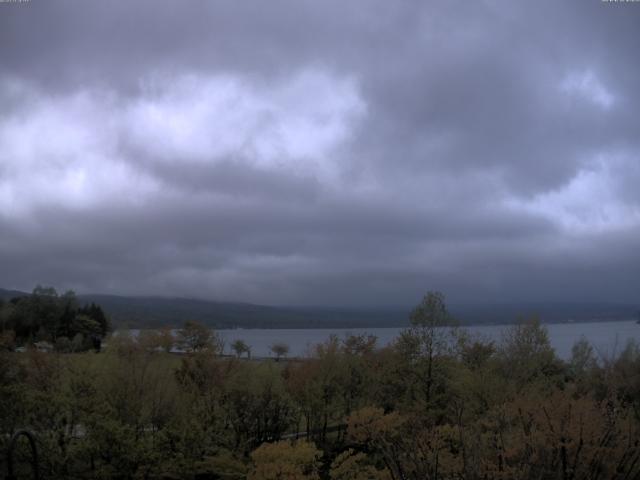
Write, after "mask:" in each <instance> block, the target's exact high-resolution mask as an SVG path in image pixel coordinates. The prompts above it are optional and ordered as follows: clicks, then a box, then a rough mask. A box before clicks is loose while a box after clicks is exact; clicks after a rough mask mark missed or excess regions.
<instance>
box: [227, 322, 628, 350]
mask: <svg viewBox="0 0 640 480" xmlns="http://www.w3.org/2000/svg"><path fill="white" fill-rule="evenodd" d="M545 326H546V328H547V329H548V331H549V339H550V341H551V345H552V346H553V348H554V349H555V350H556V353H557V354H558V356H560V357H561V358H565V359H567V358H569V357H570V356H571V347H572V346H573V344H574V343H575V342H576V341H578V340H580V338H581V337H583V336H584V337H585V338H586V339H587V340H588V341H589V343H591V345H592V346H593V347H594V349H595V351H596V353H597V354H599V355H601V356H606V357H608V356H610V355H615V354H617V353H620V351H621V350H622V349H623V348H624V347H625V345H626V344H627V342H628V341H629V340H630V339H635V340H637V341H638V342H640V325H638V324H637V323H636V322H635V321H633V320H629V321H620V322H591V323H558V324H547V325H545ZM466 328H467V330H469V331H470V332H471V333H472V334H475V335H479V336H481V337H483V338H485V339H490V340H494V341H496V342H499V341H500V339H501V338H502V334H503V332H504V330H505V329H506V328H509V326H508V325H487V326H470V327H466ZM401 330H403V329H402V328H345V329H277V330H275V329H235V330H218V331H217V332H218V333H219V334H220V335H221V336H222V338H223V339H224V341H225V344H226V346H225V352H226V353H231V343H232V342H233V341H234V340H237V339H241V340H244V341H245V343H247V344H248V345H249V346H250V347H251V353H252V356H253V357H270V356H272V353H271V351H270V346H271V345H273V344H274V343H276V342H283V343H286V344H287V345H288V346H289V356H290V357H302V356H305V355H307V354H308V352H309V350H310V347H311V346H312V345H315V344H318V343H321V342H324V341H325V340H327V339H328V338H329V336H330V335H332V334H333V335H338V336H339V337H344V336H345V335H348V334H354V335H359V334H369V335H375V336H376V337H378V345H379V346H382V345H388V344H389V343H390V342H392V341H393V340H394V339H395V338H396V337H397V336H398V333H399V332H400V331H401Z"/></svg>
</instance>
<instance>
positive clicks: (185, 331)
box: [178, 320, 222, 353]
mask: <svg viewBox="0 0 640 480" xmlns="http://www.w3.org/2000/svg"><path fill="white" fill-rule="evenodd" d="M178 344H179V345H180V347H181V348H182V349H183V350H185V351H187V352H198V351H201V350H212V351H213V352H214V353H219V352H221V351H222V348H221V346H222V342H221V340H220V338H219V337H218V335H217V334H216V333H215V332H214V331H213V330H211V329H210V328H208V327H206V326H205V325H202V324H201V323H198V322H194V321H190V320H187V321H186V322H184V326H183V327H182V329H181V330H179V331H178Z"/></svg>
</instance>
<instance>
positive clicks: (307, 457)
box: [247, 441, 322, 480]
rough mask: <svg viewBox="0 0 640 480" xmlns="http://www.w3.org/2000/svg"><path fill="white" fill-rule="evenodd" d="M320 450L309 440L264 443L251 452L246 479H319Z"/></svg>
mask: <svg viewBox="0 0 640 480" xmlns="http://www.w3.org/2000/svg"><path fill="white" fill-rule="evenodd" d="M321 455H322V452H321V451H320V450H318V449H317V448H316V446H315V445H314V444H313V443H311V442H295V443H291V442H288V441H281V442H276V443H264V444H262V445H261V446H260V447H258V448H257V449H256V450H255V451H254V452H253V453H252V454H251V459H252V460H253V463H254V469H253V470H252V471H251V472H250V473H249V476H248V477H247V479H248V480H305V479H308V480H316V479H317V480H319V479H320V475H319V474H318V470H319V468H320V462H319V460H320V456H321Z"/></svg>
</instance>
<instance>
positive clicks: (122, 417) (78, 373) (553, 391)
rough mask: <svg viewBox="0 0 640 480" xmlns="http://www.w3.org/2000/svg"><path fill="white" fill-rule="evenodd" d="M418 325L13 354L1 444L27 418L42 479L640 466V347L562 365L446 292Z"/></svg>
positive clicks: (523, 326)
mask: <svg viewBox="0 0 640 480" xmlns="http://www.w3.org/2000/svg"><path fill="white" fill-rule="evenodd" d="M52 298H58V300H56V302H58V301H61V300H60V298H64V296H62V297H52ZM41 300H42V299H41ZM78 315H86V313H78ZM410 322H411V326H410V327H409V328H407V329H406V330H405V331H404V332H403V333H402V334H401V335H400V336H399V337H398V338H397V340H396V341H395V343H394V344H392V345H390V346H388V347H384V348H379V347H378V346H377V344H376V338H375V337H372V336H348V337H344V338H338V337H331V338H329V339H328V340H327V341H326V342H324V343H322V344H319V345H317V346H316V347H315V349H314V351H313V353H312V354H311V355H310V356H309V357H308V358H302V359H287V358H286V356H285V355H286V352H283V355H282V356H279V357H278V360H277V361H276V360H261V361H257V360H251V359H249V358H248V356H246V355H243V350H242V348H240V347H241V345H237V347H238V349H237V350H236V351H237V353H238V355H237V356H234V357H223V356H221V355H220V352H221V347H222V345H221V343H220V341H219V339H218V338H217V336H216V335H215V333H214V332H211V331H209V330H208V329H206V328H204V327H202V326H201V325H198V324H197V323H194V322H190V323H188V324H186V325H185V327H184V328H183V329H182V330H181V331H180V332H179V334H178V335H177V337H175V338H174V337H173V335H171V333H170V331H169V330H161V331H148V332H146V333H143V334H141V335H139V336H137V337H132V336H128V335H124V334H120V335H117V336H111V337H109V340H108V345H107V347H106V348H105V349H104V350H103V351H102V352H100V353H96V352H95V351H87V352H84V353H67V354H63V353H43V352H39V351H37V350H34V349H32V350H29V351H27V352H25V353H14V352H8V351H5V352H3V353H1V354H0V412H1V413H0V415H1V416H0V431H1V435H0V443H1V445H0V446H1V447H2V451H6V447H7V444H8V441H9V438H10V436H11V435H12V434H13V433H14V432H16V431H18V430H19V429H22V428H28V429H30V430H31V431H33V432H34V434H35V436H36V442H37V448H38V452H39V467H40V474H41V476H42V478H70V479H80V478H86V479H89V478H98V479H116V478H118V479H134V478H140V479H244V478H247V479H253V480H258V479H263V480H267V479H274V480H275V479H339V480H358V479H362V480H365V479H389V480H400V479H415V480H424V479H451V480H453V479H465V480H480V479H563V480H569V479H602V480H608V479H637V478H640V447H639V441H640V434H639V433H640V432H639V428H640V346H638V345H637V344H635V343H629V344H628V345H627V346H626V348H625V349H624V350H623V351H621V352H620V354H619V355H617V356H615V357H610V358H606V357H605V358H603V357H598V356H597V355H596V354H595V353H594V350H593V349H592V347H591V346H590V345H589V344H588V343H587V342H586V341H580V342H578V343H577V344H576V345H575V346H574V348H573V354H572V356H571V358H570V359H569V360H567V361H563V360H560V359H559V358H557V357H556V355H555V353H554V351H553V349H552V348H551V347H550V344H549V339H548V335H547V331H546V329H545V327H544V326H543V325H541V324H540V323H539V322H538V321H536V320H535V319H532V320H529V321H525V322H522V323H520V324H517V325H513V326H511V327H509V328H508V329H507V330H506V331H505V335H504V337H503V338H502V340H501V341H500V342H496V343H494V342H490V341H487V340H485V339H482V338H476V337H472V336H471V335H470V334H469V333H468V332H466V331H465V330H464V329H462V328H459V327H458V326H456V325H455V322H454V321H453V319H452V318H451V316H450V315H449V312H448V310H447V308H446V305H445V303H444V298H443V296H442V295H440V294H438V293H436V292H431V293H429V294H427V295H426V296H425V297H424V299H423V301H422V302H421V303H420V304H419V305H418V306H417V307H416V308H415V310H414V311H413V312H412V313H411V316H410ZM47 325H58V327H59V323H56V322H53V323H50V324H47ZM58 327H56V329H55V331H57V332H59V330H58ZM40 328H42V327H41V326H39V327H38V328H37V329H36V328H35V325H34V326H33V328H31V330H30V331H29V334H30V335H33V334H37V332H38V331H39V329H40ZM47 329H48V330H47V331H48V332H49V333H48V334H49V335H51V334H52V333H51V332H53V330H51V328H50V327H47ZM175 342H179V343H180V344H181V346H182V347H183V349H184V350H185V351H186V352H187V353H184V354H180V355H177V354H172V353H168V352H169V351H170V350H171V348H172V346H173V345H174V343H175ZM234 349H235V347H234ZM25 446H26V443H22V442H21V443H20V444H19V449H18V450H17V451H16V468H18V469H20V472H21V473H22V474H23V475H26V476H25V477H24V478H29V477H28V475H29V468H30V467H29V458H30V457H29V453H28V451H27V449H26V448H25ZM2 462H3V464H2V465H0V468H3V469H6V463H5V462H6V457H4V456H3V457H2Z"/></svg>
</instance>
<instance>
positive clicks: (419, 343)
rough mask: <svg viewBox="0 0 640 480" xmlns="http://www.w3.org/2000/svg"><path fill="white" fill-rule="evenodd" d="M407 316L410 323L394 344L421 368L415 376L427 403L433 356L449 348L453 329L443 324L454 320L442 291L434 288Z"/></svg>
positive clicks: (433, 365)
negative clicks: (418, 379) (419, 382)
mask: <svg viewBox="0 0 640 480" xmlns="http://www.w3.org/2000/svg"><path fill="white" fill-rule="evenodd" d="M409 319H410V321H411V327H410V328H409V329H407V330H405V331H403V332H402V333H401V335H400V337H399V338H398V341H397V342H396V348H397V349H398V350H399V351H400V352H401V353H402V354H403V355H404V356H405V357H407V358H408V360H410V361H412V362H413V363H414V366H416V367H418V368H419V369H420V370H421V372H420V374H419V377H420V379H421V380H422V383H423V384H424V394H425V399H426V401H427V403H428V402H430V401H431V393H432V387H433V382H434V368H435V364H436V359H437V357H438V356H440V355H442V354H444V353H446V352H447V351H449V350H450V349H451V346H452V344H453V334H454V332H453V331H452V330H451V328H447V327H454V326H456V321H455V319H454V318H453V317H452V316H451V315H450V314H449V311H448V310H447V307H446V305H445V298H444V295H443V294H442V293H441V292H435V291H432V292H427V294H426V295H425V296H424V297H423V298H422V301H421V302H420V304H419V305H418V306H417V307H416V308H414V309H413V311H412V312H411V315H410V317H409ZM422 370H424V371H422Z"/></svg>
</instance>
